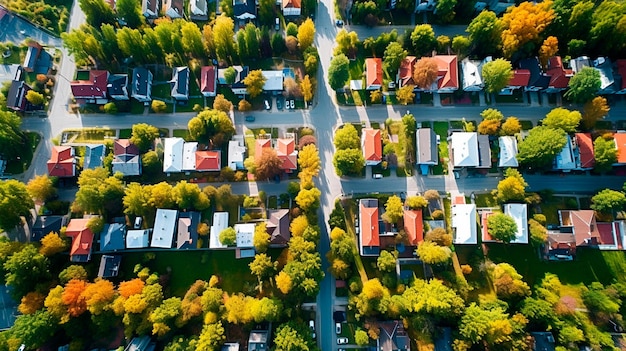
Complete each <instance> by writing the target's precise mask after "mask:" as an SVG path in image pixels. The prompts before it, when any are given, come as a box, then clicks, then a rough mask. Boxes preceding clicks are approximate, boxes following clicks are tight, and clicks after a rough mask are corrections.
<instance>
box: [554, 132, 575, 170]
mask: <svg viewBox="0 0 626 351" xmlns="http://www.w3.org/2000/svg"><path fill="white" fill-rule="evenodd" d="M554 163H555V166H554V168H555V169H560V170H572V169H575V168H576V160H575V159H574V150H572V138H571V137H570V136H569V135H567V142H566V143H565V146H563V148H562V149H561V152H559V153H558V154H557V155H556V156H555V157H554Z"/></svg>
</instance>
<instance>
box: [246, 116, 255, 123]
mask: <svg viewBox="0 0 626 351" xmlns="http://www.w3.org/2000/svg"><path fill="white" fill-rule="evenodd" d="M254 120H255V118H254V116H246V122H254Z"/></svg>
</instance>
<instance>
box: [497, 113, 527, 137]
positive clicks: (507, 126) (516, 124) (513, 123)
mask: <svg viewBox="0 0 626 351" xmlns="http://www.w3.org/2000/svg"><path fill="white" fill-rule="evenodd" d="M521 130H522V124H521V123H520V121H519V119H517V117H507V119H506V120H505V121H504V123H502V125H501V126H500V133H501V134H502V135H515V134H517V133H519V132H520V131H521Z"/></svg>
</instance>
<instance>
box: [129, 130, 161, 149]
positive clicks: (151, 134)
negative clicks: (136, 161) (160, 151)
mask: <svg viewBox="0 0 626 351" xmlns="http://www.w3.org/2000/svg"><path fill="white" fill-rule="evenodd" d="M158 137H159V129H158V128H157V127H155V126H152V125H149V124H147V123H138V124H134V125H133V129H132V133H131V136H130V142H131V143H133V144H135V145H136V146H137V148H138V149H139V152H141V153H144V152H146V151H148V150H149V149H151V148H152V145H153V144H154V140H155V139H157V138H158Z"/></svg>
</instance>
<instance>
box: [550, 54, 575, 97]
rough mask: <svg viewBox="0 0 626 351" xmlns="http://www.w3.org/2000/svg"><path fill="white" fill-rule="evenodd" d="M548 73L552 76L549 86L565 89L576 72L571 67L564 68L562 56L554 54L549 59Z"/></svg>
mask: <svg viewBox="0 0 626 351" xmlns="http://www.w3.org/2000/svg"><path fill="white" fill-rule="evenodd" d="M546 74H547V75H548V76H549V77H550V83H548V85H549V87H553V88H559V89H565V88H567V85H568V84H569V79H570V77H571V76H572V75H573V74H574V72H573V71H572V70H571V69H564V68H563V61H562V60H561V56H554V57H551V58H550V60H549V61H548V71H547V72H546Z"/></svg>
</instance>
